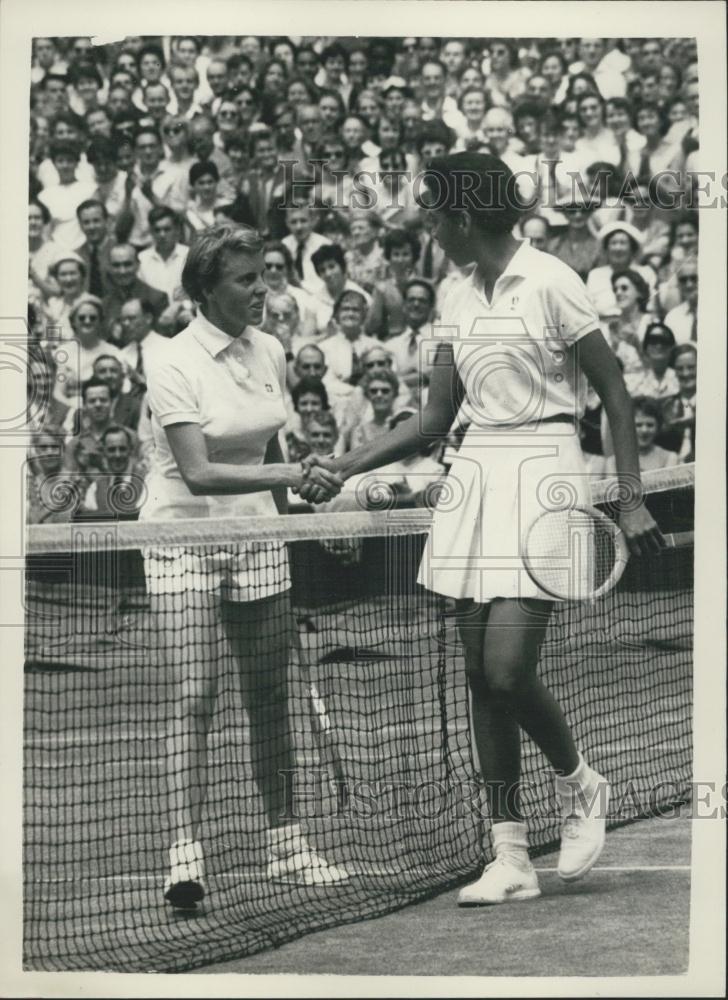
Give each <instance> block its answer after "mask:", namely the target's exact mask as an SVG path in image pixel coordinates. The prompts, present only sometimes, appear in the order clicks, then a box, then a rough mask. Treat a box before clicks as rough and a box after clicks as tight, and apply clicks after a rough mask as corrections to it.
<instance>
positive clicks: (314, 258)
mask: <svg viewBox="0 0 728 1000" xmlns="http://www.w3.org/2000/svg"><path fill="white" fill-rule="evenodd" d="M329 260H333V261H336V263H337V264H338V265H339V267H340V268H341V269H342V271H346V258H345V256H344V251H343V250H342V249H341V247H340V246H339V245H338V244H337V243H329V244H327V245H326V246H323V247H319V248H318V250H316V251H315V252H314V253H313V254H311V263H312V264H313V266H314V269H315V271H316V274H318V273H319V270H320V269H321V268H322V267H323V265H324V264H325V263H326V262H327V261H329Z"/></svg>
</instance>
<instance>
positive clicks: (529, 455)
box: [304, 152, 664, 906]
mask: <svg viewBox="0 0 728 1000" xmlns="http://www.w3.org/2000/svg"><path fill="white" fill-rule="evenodd" d="M515 185H516V181H515V178H514V176H513V174H512V173H511V171H510V170H509V168H508V167H507V166H506V164H504V163H503V162H502V161H501V160H499V159H497V158H496V157H493V156H491V155H486V154H479V153H467V152H465V153H456V154H452V155H448V156H442V157H437V158H435V159H433V160H431V161H430V162H429V163H428V165H427V169H426V171H425V173H424V175H423V183H422V186H421V188H420V195H419V200H420V202H421V203H422V204H423V205H424V207H425V208H428V209H429V210H430V211H431V212H432V215H433V217H434V229H433V233H434V236H435V238H436V239H437V241H438V242H439V243H440V245H441V246H442V248H443V250H444V251H445V253H446V254H447V255H448V256H449V257H450V258H451V259H452V261H453V262H454V263H455V264H456V265H457V266H459V267H464V266H465V265H468V264H474V265H475V266H474V268H473V271H472V273H471V274H470V276H468V277H466V278H465V279H464V280H463V281H461V282H459V283H458V284H457V285H456V286H455V287H454V288H453V290H452V292H451V293H450V294H449V296H448V297H447V299H446V300H445V302H444V304H443V309H442V317H441V321H440V323H441V326H440V330H439V333H440V334H441V337H440V339H439V343H437V344H433V351H434V350H435V349H436V351H437V354H436V358H435V361H434V364H433V365H432V368H431V372H430V389H429V396H428V401H427V404H426V405H425V406H424V407H423V408H422V409H421V410H420V412H419V413H418V415H417V416H415V417H412V418H411V419H409V420H407V421H404V422H403V423H401V424H400V425H399V426H398V427H397V428H396V429H394V430H393V431H391V432H390V433H389V434H388V435H386V436H385V437H381V438H378V439H377V440H376V441H374V442H372V443H369V444H367V445H363V446H362V447H361V448H358V449H356V450H354V451H352V452H349V453H348V454H346V455H344V456H343V457H341V458H338V459H327V458H325V457H324V458H321V457H312V458H310V459H307V460H306V461H305V463H304V464H309V465H310V466H311V468H313V467H314V463H317V464H323V465H325V467H327V468H329V469H331V470H332V471H337V472H339V473H340V474H341V475H342V476H343V477H344V478H345V479H346V478H348V477H349V476H351V475H355V474H358V473H362V472H366V471H369V470H371V469H376V468H378V467H380V466H383V465H387V464H389V463H390V462H395V461H397V460H399V459H402V458H404V457H406V456H407V455H410V454H412V453H413V452H415V451H417V450H418V449H419V448H421V447H422V445H423V444H424V443H426V442H430V443H431V442H432V441H433V440H435V439H437V438H442V437H444V436H445V435H446V434H447V433H448V431H449V429H450V427H451V425H452V423H453V421H454V419H455V417H456V415H457V414H458V412H459V410H460V408H461V407H462V409H463V416H465V417H466V418H467V421H468V429H467V431H466V434H465V437H464V440H463V442H462V445H461V447H460V450H459V452H458V455H457V458H456V459H455V460H454V462H453V465H452V467H451V469H450V472H449V475H448V478H447V480H446V490H445V491H444V493H443V495H442V498H441V501H440V503H439V505H438V508H437V509H436V511H435V513H434V518H433V524H432V529H431V533H430V536H429V538H428V542H427V545H426V547H425V552H424V555H423V560H422V564H421V568H420V575H419V582H420V583H422V584H424V585H425V586H426V587H428V588H429V589H430V590H433V591H436V592H437V593H440V594H446V595H449V596H451V597H454V598H456V599H457V601H458V605H457V607H458V618H459V627H460V634H461V637H462V640H463V644H464V647H465V660H466V670H467V673H468V681H469V685H470V692H471V697H472V706H473V729H474V734H475V741H476V745H477V751H478V757H479V761H480V766H481V769H482V772H483V778H484V784H485V789H486V797H487V804H488V810H489V815H490V818H491V821H492V834H491V837H492V843H493V847H494V850H495V855H496V858H495V861H494V862H493V863H492V864H490V865H488V866H487V867H486V869H485V871H484V872H483V874H482V876H481V878H480V879H479V880H478V881H477V882H475V883H474V884H473V885H470V886H467V887H466V888H464V889H463V890H462V891H461V893H460V896H459V903H460V905H462V906H474V905H483V904H492V903H505V902H511V901H515V900H526V899H532V898H534V897H536V896H538V895H539V894H540V890H539V885H538V878H537V876H536V871H535V869H534V868H533V866H532V865H531V862H530V860H529V855H528V842H527V828H526V824H525V822H524V817H523V813H522V809H521V803H520V797H519V783H520V773H521V772H520V768H521V746H520V741H521V730H522V729H523V730H525V732H527V733H528V734H529V736H530V737H531V738H532V740H533V741H534V742H535V743H536V744H537V746H538V747H539V748H540V749H541V751H542V752H543V754H544V756H545V758H546V760H547V761H548V762H549V764H550V765H551V767H552V768H553V770H554V772H555V784H556V792H557V797H558V799H559V801H560V803H561V808H562V811H563V817H564V823H563V832H562V838H561V852H560V855H559V863H558V870H559V874H560V875H561V877H562V878H563V879H565V880H567V881H573V880H575V879H577V878H580V877H582V876H583V875H585V874H586V873H587V872H588V871H589V870H590V868H591V867H592V866H593V865H594V863H595V862H596V860H597V858H598V857H599V854H600V852H601V850H602V847H603V844H604V833H605V812H606V804H607V800H608V791H609V786H608V783H607V781H606V779H605V778H603V777H602V776H601V775H599V774H598V773H597V772H595V771H594V770H593V769H592V768H590V767H589V766H588V765H587V763H586V761H585V760H584V758H583V757H582V756H581V754H580V753H579V751H578V750H577V748H576V746H575V744H574V740H573V738H572V735H571V731H570V729H569V726H568V723H567V721H566V719H565V717H564V714H563V712H562V710H561V708H560V707H559V705H558V704H557V703H556V701H555V699H554V698H553V696H552V695H551V693H550V692H549V691H548V690H547V689H546V687H545V686H544V685H543V684H542V682H541V681H540V680H539V678H538V676H537V673H536V667H537V663H538V656H539V649H540V646H541V643H542V641H543V637H544V634H545V630H546V626H547V623H548V620H549V615H550V612H551V610H552V607H553V600H552V598H551V597H549V595H547V594H545V593H544V592H542V591H540V590H539V589H538V587H537V586H536V584H535V583H533V582H532V581H531V579H530V578H529V577H528V575H527V573H526V571H525V568H524V564H523V561H522V547H521V539H522V537H523V531H524V528H525V527H526V526H528V525H529V524H530V523H531V522H532V520H533V519H534V518H535V516H537V514H538V513H540V511H541V510H543V509H545V507H546V505H547V504H549V503H553V502H554V492H553V491H554V490H556V491H559V490H560V491H562V492H563V493H564V494H565V495H567V496H568V497H569V499H571V500H573V501H576V502H577V503H589V502H590V492H589V480H588V476H587V470H586V467H585V465H584V459H583V456H582V453H581V448H580V444H579V434H578V426H577V424H578V419H579V417H580V416H581V414H582V412H583V408H584V397H585V392H586V379H587V378H588V380H589V381H590V382H591V384H592V385H593V386H594V388H595V390H596V391H597V392H598V394H599V396H600V398H601V400H602V402H603V404H604V408H605V411H606V413H607V415H608V417H609V421H610V425H611V429H612V435H613V438H614V448H615V453H616V459H617V469H618V475H619V478H620V487H621V489H622V496H623V498H624V499H623V502H622V513H621V515H620V526H621V528H622V530H623V532H624V534H625V536H626V537H627V540H628V543H629V546H630V548H631V550H632V551H633V553H635V554H639V553H646V552H648V551H651V550H653V549H655V550H656V549H658V548H659V547H660V546H661V545H662V544H663V542H664V540H663V539H662V535H661V534H660V531H659V529H658V528H657V525H656V524H655V522H654V521H653V519H652V517H651V515H650V514H649V512H648V511H647V510H646V508H645V507H644V506H643V504H642V499H641V497H642V493H641V484H640V476H639V464H638V454H637V444H636V441H635V434H634V422H633V417H632V404H631V401H630V398H629V396H628V394H627V391H626V389H625V386H624V381H623V379H622V375H621V371H620V368H619V365H618V364H617V361H616V359H615V357H614V354H613V352H612V350H611V349H610V347H609V346H608V344H607V342H606V341H605V339H604V337H603V335H602V333H601V332H600V330H599V318H598V316H597V314H596V313H595V312H594V310H593V308H592V306H591V304H590V302H589V299H588V297H587V294H586V290H585V288H584V285H583V283H582V281H581V279H580V278H579V277H578V276H577V274H576V273H575V272H574V271H572V270H571V268H569V267H568V266H567V265H566V264H563V263H562V262H561V261H559V260H558V259H557V258H555V257H552V256H550V255H549V254H546V253H542V252H541V251H538V250H535V249H533V248H532V247H531V246H530V245H529V244H528V242H525V241H524V242H519V241H517V240H516V239H514V237H513V236H512V234H511V230H512V228H513V226H514V225H515V223H516V221H517V220H518V218H519V215H520V214H521V208H520V205H519V203H518V196H517V194H515V191H516V186H515ZM436 332H437V331H436ZM305 492H306V490H305V487H304V494H305ZM578 793H584V794H583V795H580V794H578ZM589 802H592V803H594V807H593V808H592V809H589V808H587V806H586V805H585V803H589Z"/></svg>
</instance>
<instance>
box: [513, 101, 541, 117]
mask: <svg viewBox="0 0 728 1000" xmlns="http://www.w3.org/2000/svg"><path fill="white" fill-rule="evenodd" d="M544 111H545V109H544V107H543V105H541V104H539V103H538V102H537V101H530V100H526V101H521V102H520V103H519V104H517V105H516V106H515V107H514V108H513V121H514V123H515V122H517V121H518V120H519V119H520V118H535V119H536V120H537V121H539V122H540V121H541V119H542V118H543V116H544Z"/></svg>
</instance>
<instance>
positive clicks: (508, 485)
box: [418, 421, 591, 604]
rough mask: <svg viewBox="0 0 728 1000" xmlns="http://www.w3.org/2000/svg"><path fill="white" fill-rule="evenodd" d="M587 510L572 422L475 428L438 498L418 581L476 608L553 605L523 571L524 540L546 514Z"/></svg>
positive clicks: (582, 465) (585, 476) (584, 476)
mask: <svg viewBox="0 0 728 1000" xmlns="http://www.w3.org/2000/svg"><path fill="white" fill-rule="evenodd" d="M590 503H591V490H590V483H589V474H588V472H587V469H586V465H585V463H584V457H583V454H582V450H581V445H580V442H579V435H578V432H577V430H576V428H575V426H574V424H573V423H572V422H567V421H564V422H563V423H562V422H553V423H534V424H526V425H521V426H520V427H518V428H511V427H489V428H488V429H487V430H484V429H482V428H478V427H474V426H472V425H471V427H470V428H468V430H467V431H466V434H465V437H464V439H463V443H462V445H461V446H460V450H459V452H458V454H457V457H456V458H455V459H454V461H453V464H452V466H451V467H450V471H449V473H448V476H447V478H446V480H445V483H444V487H443V490H442V492H441V494H440V496H439V499H438V503H437V506H436V509H435V511H434V516H433V522H432V527H431V529H430V535H429V537H428V540H427V543H426V545H425V549H424V553H423V556H422V562H421V564H420V571H419V576H418V582H419V583H421V584H422V585H423V586H425V587H427V589H428V590H432V591H434V592H435V593H438V594H444V595H446V596H448V597H454V598H458V599H464V598H469V599H471V600H473V601H475V602H476V603H478V604H485V603H487V602H488V601H492V600H493V599H494V598H497V597H506V598H516V599H518V598H531V599H532V598H537V599H540V600H547V601H552V600H554V598H553V597H552V596H551V595H549V594H547V593H545V592H544V591H542V590H541V589H540V588H539V587H538V586H537V585H536V584H535V583H534V582H533V581H532V580H531V578H530V577H529V575H528V573H527V572H526V569H525V565H524V563H523V542H524V538H525V536H526V533H527V531H528V529H529V528H530V526H531V524H532V523H533V522H534V521H535V519H536V518H537V517H538V516H539V514H541V513H543V512H544V511H545V510H548V509H553V508H554V507H555V506H571V505H573V504H590Z"/></svg>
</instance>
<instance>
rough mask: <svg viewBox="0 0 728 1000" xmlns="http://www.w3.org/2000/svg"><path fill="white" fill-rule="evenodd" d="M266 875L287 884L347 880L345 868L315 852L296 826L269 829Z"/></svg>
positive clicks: (307, 884) (333, 883)
mask: <svg viewBox="0 0 728 1000" xmlns="http://www.w3.org/2000/svg"><path fill="white" fill-rule="evenodd" d="M266 874H267V876H268V878H269V879H271V880H272V881H274V882H284V883H286V884H288V885H304V886H331V885H338V884H340V883H342V882H347V881H348V880H349V873H348V872H347V871H346V869H345V868H340V867H339V866H338V865H334V864H331V863H329V862H328V861H327V860H326V858H324V857H322V856H321V855H320V854H319V853H318V852H317V851H315V850H314V849H313V848H312V847H311V846H310V845H309V843H308V841H307V840H306V838H305V837H304V836H303V835H302V833H301V830H300V827H296V826H293V827H288V828H280V827H279V828H277V829H273V830H269V831H268V865H267V869H266Z"/></svg>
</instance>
